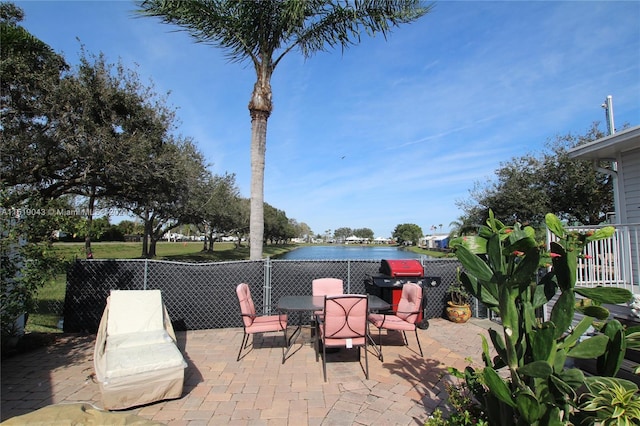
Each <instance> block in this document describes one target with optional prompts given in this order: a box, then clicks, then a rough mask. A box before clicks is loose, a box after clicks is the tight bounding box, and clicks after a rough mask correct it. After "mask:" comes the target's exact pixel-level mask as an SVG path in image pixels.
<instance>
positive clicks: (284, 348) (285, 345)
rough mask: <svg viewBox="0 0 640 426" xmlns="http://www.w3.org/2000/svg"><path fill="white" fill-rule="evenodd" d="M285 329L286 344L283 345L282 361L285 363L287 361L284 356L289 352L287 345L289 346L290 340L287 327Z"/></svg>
mask: <svg viewBox="0 0 640 426" xmlns="http://www.w3.org/2000/svg"><path fill="white" fill-rule="evenodd" d="M283 331H284V345H283V346H282V363H283V364H284V361H285V358H284V356H285V354H286V353H287V352H286V350H287V346H289V340H288V339H287V328H286V327H285V328H284V330H283Z"/></svg>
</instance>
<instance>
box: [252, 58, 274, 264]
mask: <svg viewBox="0 0 640 426" xmlns="http://www.w3.org/2000/svg"><path fill="white" fill-rule="evenodd" d="M255 65H256V74H257V81H256V84H255V85H254V86H253V93H252V95H251V101H250V102H249V114H250V115H251V203H250V209H251V215H250V219H249V245H250V250H249V259H250V260H260V259H262V244H263V237H264V163H265V153H266V150H267V120H268V119H269V115H271V111H272V109H273V105H272V103H271V95H272V93H271V74H272V72H273V68H272V66H271V63H270V62H268V63H265V62H261V63H256V64H255Z"/></svg>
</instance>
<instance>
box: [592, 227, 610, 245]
mask: <svg viewBox="0 0 640 426" xmlns="http://www.w3.org/2000/svg"><path fill="white" fill-rule="evenodd" d="M615 233H616V229H615V228H614V227H613V226H605V227H604V228H600V229H597V230H596V231H595V232H594V233H593V234H591V235H589V236H587V238H586V241H587V242H589V241H597V240H605V239H607V238H611V236H613V234H615Z"/></svg>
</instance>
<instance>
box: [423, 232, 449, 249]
mask: <svg viewBox="0 0 640 426" xmlns="http://www.w3.org/2000/svg"><path fill="white" fill-rule="evenodd" d="M420 245H422V246H424V248H427V249H440V250H444V249H447V248H449V235H428V236H426V237H424V239H422V240H421V242H420Z"/></svg>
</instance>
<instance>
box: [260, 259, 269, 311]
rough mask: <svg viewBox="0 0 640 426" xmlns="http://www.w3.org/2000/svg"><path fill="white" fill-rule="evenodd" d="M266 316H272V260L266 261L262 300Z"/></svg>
mask: <svg viewBox="0 0 640 426" xmlns="http://www.w3.org/2000/svg"><path fill="white" fill-rule="evenodd" d="M262 303H263V306H264V312H265V314H267V315H269V314H271V258H269V257H267V258H266V259H265V260H264V295H263V299H262Z"/></svg>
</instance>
